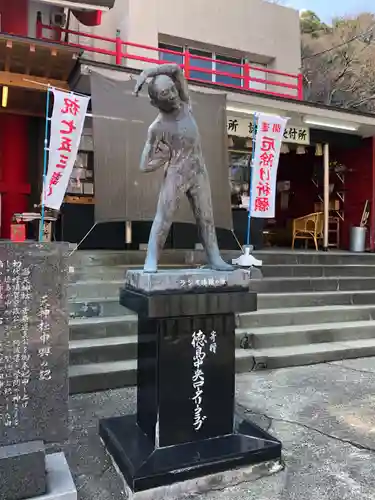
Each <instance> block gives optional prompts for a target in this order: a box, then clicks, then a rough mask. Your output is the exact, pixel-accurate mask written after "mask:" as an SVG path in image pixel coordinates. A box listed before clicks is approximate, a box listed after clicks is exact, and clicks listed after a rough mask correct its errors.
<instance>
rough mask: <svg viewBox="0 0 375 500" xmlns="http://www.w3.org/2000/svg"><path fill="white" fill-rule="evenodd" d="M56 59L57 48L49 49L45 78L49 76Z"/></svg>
mask: <svg viewBox="0 0 375 500" xmlns="http://www.w3.org/2000/svg"><path fill="white" fill-rule="evenodd" d="M56 59H57V50H56V49H51V52H50V56H49V58H48V61H47V65H46V69H45V72H44V76H45V78H49V75H50V74H51V70H52V67H53V66H54V65H55V62H56Z"/></svg>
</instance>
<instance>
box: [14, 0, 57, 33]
mask: <svg viewBox="0 0 375 500" xmlns="http://www.w3.org/2000/svg"><path fill="white" fill-rule="evenodd" d="M9 1H12V0H9ZM63 11H64V9H61V8H60V7H56V5H47V4H45V3H42V4H41V3H39V2H37V1H36V0H30V1H29V37H31V38H35V36H36V17H37V13H38V12H41V13H42V22H43V24H48V25H49V24H51V16H52V14H53V13H56V14H57V13H60V12H63ZM43 36H44V37H45V38H50V39H54V38H55V35H54V32H53V31H52V30H44V31H43Z"/></svg>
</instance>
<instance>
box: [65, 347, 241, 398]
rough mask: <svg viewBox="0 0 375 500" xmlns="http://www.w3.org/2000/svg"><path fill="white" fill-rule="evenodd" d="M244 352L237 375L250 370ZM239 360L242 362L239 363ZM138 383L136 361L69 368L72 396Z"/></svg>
mask: <svg viewBox="0 0 375 500" xmlns="http://www.w3.org/2000/svg"><path fill="white" fill-rule="evenodd" d="M243 352H245V351H244V350H243V349H237V350H236V372H237V373H240V372H241V371H248V370H249V368H248V363H243V357H242V353H243ZM246 352H247V351H246ZM238 359H239V361H240V362H238V361H237V360H238ZM243 368H245V369H243ZM136 383H137V361H136V359H134V360H127V361H111V362H106V363H91V364H82V365H71V366H70V367H69V391H70V394H79V393H86V392H97V391H106V390H110V389H120V388H122V387H128V386H134V385H136Z"/></svg>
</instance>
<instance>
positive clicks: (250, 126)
mask: <svg viewBox="0 0 375 500" xmlns="http://www.w3.org/2000/svg"><path fill="white" fill-rule="evenodd" d="M253 132H254V118H253V117H249V118H243V117H241V118H239V117H234V116H227V134H228V135H235V136H238V137H253ZM283 142H286V143H289V144H301V145H305V146H308V145H309V144H310V129H309V128H308V127H295V126H293V125H290V126H288V127H285V130H284V134H283Z"/></svg>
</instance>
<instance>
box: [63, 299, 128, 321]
mask: <svg viewBox="0 0 375 500" xmlns="http://www.w3.org/2000/svg"><path fill="white" fill-rule="evenodd" d="M68 305H69V315H70V318H72V319H74V318H97V317H111V316H121V315H123V314H133V312H132V311H129V309H126V308H125V307H123V306H121V305H120V302H119V296H117V297H116V296H114V297H97V298H75V299H74V298H73V299H70V300H69V303H68Z"/></svg>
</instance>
